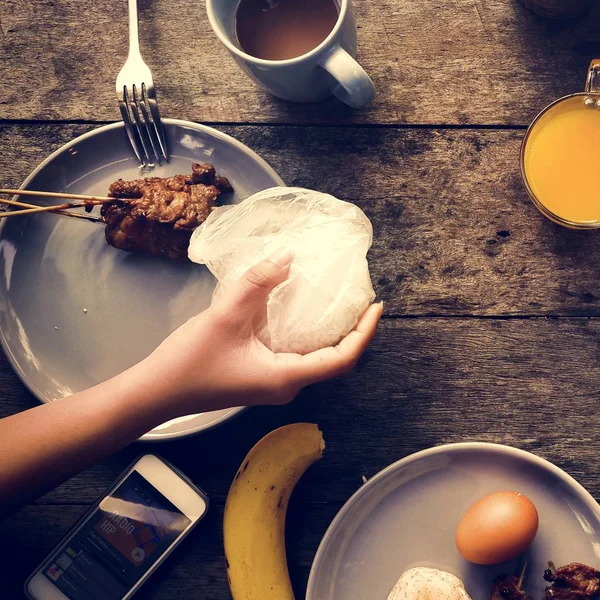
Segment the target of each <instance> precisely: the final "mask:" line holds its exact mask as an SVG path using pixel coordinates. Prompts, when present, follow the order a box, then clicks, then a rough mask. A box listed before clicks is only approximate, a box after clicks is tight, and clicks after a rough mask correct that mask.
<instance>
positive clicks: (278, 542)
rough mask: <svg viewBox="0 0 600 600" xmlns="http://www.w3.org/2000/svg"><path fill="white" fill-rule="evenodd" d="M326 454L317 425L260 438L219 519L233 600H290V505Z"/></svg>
mask: <svg viewBox="0 0 600 600" xmlns="http://www.w3.org/2000/svg"><path fill="white" fill-rule="evenodd" d="M324 448H325V443H324V441H323V436H322V434H321V432H320V431H319V428H318V427H317V426H316V425H313V424H311V423H295V424H293V425H287V426H286V427H280V428H279V429H276V430H275V431H272V432H271V433H269V434H268V435H266V436H265V437H264V438H262V440H260V441H259V442H258V443H257V444H256V445H255V446H254V448H252V450H250V452H249V453H248V455H247V456H246V458H245V459H244V462H243V463H242V465H241V466H240V468H239V469H238V472H237V474H236V476H235V479H234V480H233V483H232V484H231V488H230V489H229V494H228V496H227V503H226V504H225V516H224V518H223V539H224V542H225V560H226V561H227V574H228V578H229V587H230V589H231V594H232V596H233V599H234V600H294V592H293V591H292V585H291V583H290V577H289V574H288V568H287V561H286V555H285V517H286V512H287V507H288V501H289V499H290V495H291V493H292V490H293V489H294V487H295V485H296V483H298V480H299V479H300V477H302V475H303V474H304V472H305V471H306V470H307V469H308V467H310V465H312V464H313V463H314V462H315V461H317V460H319V459H320V458H321V456H322V454H323V450H324Z"/></svg>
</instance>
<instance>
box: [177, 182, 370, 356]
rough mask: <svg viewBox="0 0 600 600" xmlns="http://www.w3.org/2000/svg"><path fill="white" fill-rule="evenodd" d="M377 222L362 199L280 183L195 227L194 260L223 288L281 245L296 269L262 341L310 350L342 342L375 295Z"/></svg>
mask: <svg viewBox="0 0 600 600" xmlns="http://www.w3.org/2000/svg"><path fill="white" fill-rule="evenodd" d="M372 239H373V228H372V226H371V222H370V221H369V219H368V218H367V217H366V215H365V214H364V213H363V212H362V210H360V208H358V207H357V206H355V205H354V204H350V203H349V202H343V201H342V200H338V199H337V198H334V197H333V196H330V195H329V194H323V193H320V192H315V191H312V190H306V189H302V188H287V187H276V188H270V189H268V190H264V191H262V192H258V193H257V194H254V195H253V196H250V197H249V198H247V199H246V200H244V201H243V202H241V203H240V204H237V205H234V206H222V207H219V208H217V209H215V210H214V211H213V212H212V213H211V214H210V216H209V217H208V219H207V220H206V221H205V222H204V223H203V224H202V225H200V227H198V229H196V231H194V233H193V235H192V238H191V241H190V247H189V251H188V254H189V258H190V260H192V261H194V262H197V263H200V264H206V266H207V267H208V268H209V269H210V271H211V272H212V273H213V275H214V276H215V277H216V278H217V279H218V280H219V285H218V286H217V289H216V290H215V294H218V293H219V290H220V288H221V287H223V286H226V285H227V284H228V283H230V282H232V281H237V280H239V279H240V278H241V277H242V275H243V274H244V273H245V272H246V271H247V270H248V269H249V268H250V267H252V266H254V265H255V264H257V263H259V262H260V261H261V260H263V259H265V258H267V257H268V256H269V255H270V254H272V253H273V252H275V251H276V250H279V249H281V248H288V249H290V250H291V251H292V252H293V253H294V259H293V262H292V266H291V269H290V275H289V277H288V279H287V280H286V281H284V282H283V283H282V284H280V285H278V286H277V287H276V288H275V289H274V290H273V292H272V293H271V295H270V296H269V300H268V304H267V317H266V323H264V324H263V327H262V331H261V332H260V337H261V340H262V341H263V342H264V343H265V344H266V345H267V346H269V347H270V348H271V349H272V350H273V351H274V352H299V353H302V354H306V353H307V352H312V351H313V350H317V349H319V348H324V347H326V346H331V345H333V344H336V343H338V342H339V341H340V340H341V339H342V338H343V337H344V336H345V335H347V334H348V333H349V332H350V331H351V330H352V329H353V328H354V326H355V325H356V323H357V322H358V319H359V317H360V315H361V314H362V313H363V312H364V311H365V310H366V309H367V307H368V306H369V305H370V304H371V302H373V300H374V298H375V292H374V291H373V286H372V285H371V278H370V276H369V266H368V263H367V258H366V255H367V251H368V250H369V248H370V246H371V242H372Z"/></svg>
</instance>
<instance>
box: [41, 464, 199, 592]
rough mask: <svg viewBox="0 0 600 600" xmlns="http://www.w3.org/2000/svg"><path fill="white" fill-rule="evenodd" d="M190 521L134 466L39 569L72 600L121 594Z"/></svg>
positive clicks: (150, 565)
mask: <svg viewBox="0 0 600 600" xmlns="http://www.w3.org/2000/svg"><path fill="white" fill-rule="evenodd" d="M190 523H191V520H190V519H189V518H188V517H186V516H185V515H184V514H183V513H182V512H181V511H180V510H179V509H178V508H177V507H176V506H175V505H174V504H173V503H172V502H170V501H169V500H168V499H167V498H165V496H163V494H161V493H160V492H159V491H158V490H156V488H154V486H152V485H151V484H150V483H149V482H148V481H147V480H146V479H144V477H142V476H141V475H140V474H139V473H138V472H137V471H132V472H131V473H130V474H129V475H128V476H127V478H126V479H125V480H124V481H123V482H122V483H121V484H120V485H119V486H118V487H117V488H116V489H115V490H114V491H113V492H112V493H111V495H110V496H107V497H106V498H104V499H103V500H102V502H101V503H100V505H99V507H98V509H97V510H96V511H95V512H94V513H93V514H92V516H91V517H89V518H88V520H87V521H86V522H85V523H84V524H83V526H82V527H81V529H79V530H78V531H77V532H76V533H75V534H74V536H73V537H71V538H70V539H69V540H68V542H67V543H66V544H65V545H64V546H62V547H61V549H60V550H59V551H58V552H57V553H56V554H55V555H54V556H52V558H51V559H50V561H49V562H48V563H47V564H46V565H45V566H44V568H43V571H42V572H43V574H44V576H45V577H46V578H47V579H49V580H50V581H51V582H52V583H53V584H54V585H55V586H56V587H57V588H58V589H59V590H60V591H61V592H62V593H63V594H64V595H65V596H66V597H67V598H69V599H70V600H120V599H121V598H123V597H124V596H125V595H126V594H127V593H128V592H129V590H131V588H132V587H133V586H134V585H135V584H136V583H137V582H138V581H139V579H140V578H141V577H142V576H143V575H144V573H145V572H146V571H147V570H148V569H150V568H151V567H152V565H153V564H154V562H155V561H156V560H157V559H158V558H160V556H161V555H162V554H163V553H164V552H165V550H167V549H168V547H169V546H170V545H171V544H172V543H173V541H174V540H175V539H176V538H177V537H178V536H179V535H180V534H181V533H182V532H183V531H184V530H185V529H186V528H187V527H188V525H189V524H190Z"/></svg>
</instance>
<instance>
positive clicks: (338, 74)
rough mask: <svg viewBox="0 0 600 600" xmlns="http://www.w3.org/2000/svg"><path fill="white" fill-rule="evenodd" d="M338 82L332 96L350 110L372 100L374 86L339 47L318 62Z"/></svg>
mask: <svg viewBox="0 0 600 600" xmlns="http://www.w3.org/2000/svg"><path fill="white" fill-rule="evenodd" d="M320 65H321V67H323V68H324V69H325V70H326V71H327V72H328V73H329V74H330V75H332V76H333V78H334V79H335V80H336V81H337V82H338V85H336V86H335V88H334V89H333V90H332V92H333V95H334V96H336V98H339V99H340V100H341V101H342V102H345V103H346V104H348V106H351V107H352V108H362V107H363V106H366V105H367V104H369V102H371V100H373V97H374V96H375V86H374V85H373V82H372V81H371V78H370V77H369V76H368V75H367V74H366V72H365V70H364V69H363V68H362V67H361V66H360V65H359V64H358V63H357V62H356V61H355V60H354V59H353V58H352V57H351V56H350V55H349V54H348V53H347V52H346V51H345V50H344V49H343V48H341V47H340V46H337V47H336V48H334V49H333V50H332V51H331V52H329V53H328V54H327V55H326V56H325V58H324V59H323V60H321V62H320Z"/></svg>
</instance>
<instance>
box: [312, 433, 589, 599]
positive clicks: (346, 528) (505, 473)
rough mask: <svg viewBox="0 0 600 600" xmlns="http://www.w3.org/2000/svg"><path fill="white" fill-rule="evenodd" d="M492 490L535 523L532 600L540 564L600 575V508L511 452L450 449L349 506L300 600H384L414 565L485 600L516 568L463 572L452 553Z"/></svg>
mask: <svg viewBox="0 0 600 600" xmlns="http://www.w3.org/2000/svg"><path fill="white" fill-rule="evenodd" d="M501 490H513V491H518V492H522V493H524V494H525V495H526V496H528V497H529V498H530V499H531V500H532V502H533V503H534V504H535V506H536V508H537V510H538V513H539V516H540V526H539V530H538V534H537V536H536V539H535V541H534V543H533V544H532V546H531V547H530V549H529V550H528V551H527V553H526V558H527V560H528V569H527V572H528V575H527V578H526V584H525V587H526V589H527V591H528V592H529V593H530V594H531V595H532V596H533V598H534V599H535V600H537V599H539V598H542V597H543V596H544V586H545V585H547V583H545V582H544V580H543V578H542V574H543V572H544V569H547V568H548V564H547V563H548V561H549V560H551V561H553V562H554V563H555V564H556V565H557V566H561V565H564V564H567V563H570V562H582V563H585V564H588V565H592V566H595V567H596V568H598V567H600V507H599V506H598V504H597V503H596V501H595V500H594V499H593V498H592V496H590V494H589V493H588V492H587V491H586V490H585V489H584V488H583V487H582V486H581V485H580V484H578V483H577V482H576V481H575V480H574V479H573V478H572V477H570V476H569V475H567V474H566V473H565V472H564V471H562V470H561V469H559V468H558V467H556V466H555V465H553V464H552V463H549V462H548V461H545V460H543V459H541V458H539V457H537V456H535V455H533V454H530V453H529V452H525V451H523V450H518V449H516V448H510V447H508V446H501V445H496V444H486V443H465V444H449V445H445V446H439V447H437V448H431V449H429V450H425V451H423V452H418V453H417V454H413V455H411V456H408V457H407V458H404V459H403V460H400V461H399V462H397V463H394V464H393V465H391V466H389V467H387V468H386V469H384V470H383V471H381V472H380V473H378V474H377V475H376V476H375V477H373V478H372V479H371V480H370V481H369V482H368V483H366V484H365V485H364V486H363V487H362V488H360V489H359V490H358V491H357V492H356V493H355V494H354V495H353V496H352V497H351V498H350V500H348V502H347V503H346V504H345V505H344V506H343V508H342V509H341V510H340V512H339V513H338V515H337V516H336V518H335V519H334V520H333V522H332V524H331V525H330V527H329V529H328V530H327V533H326V534H325V537H324V538H323V541H322V542H321V545H320V546H319V550H318V551H317V555H316V557H315V560H314V563H313V567H312V570H311V573H310V580H309V583H308V591H307V595H306V598H307V600H366V599H367V598H368V599H369V600H386V599H387V597H388V594H389V593H390V591H391V590H392V588H393V587H394V584H395V583H396V581H397V580H398V579H399V577H400V575H401V574H402V573H403V572H404V571H406V569H409V568H411V567H415V566H430V567H436V568H438V569H442V570H445V571H450V572H451V573H454V574H455V575H457V576H458V577H460V578H461V579H462V580H463V581H464V583H465V586H466V588H467V591H468V592H469V594H470V595H471V597H472V598H473V600H485V599H486V598H489V597H490V591H491V584H492V581H493V579H494V578H495V577H496V576H497V575H501V574H511V573H516V571H517V569H518V568H519V566H520V565H521V564H522V560H521V561H519V560H518V559H515V560H512V561H510V562H507V563H504V564H502V565H497V566H493V567H480V566H476V565H472V564H470V563H468V562H466V561H465V560H463V559H462V558H461V556H460V555H459V553H458V551H457V550H456V547H455V544H454V534H455V531H456V526H457V525H458V522H459V521H460V519H461V517H462V516H463V514H464V513H465V512H466V511H467V509H468V508H469V507H470V506H471V504H473V502H475V501H476V500H478V499H479V498H481V497H482V496H485V495H486V494H489V493H491V492H494V491H501Z"/></svg>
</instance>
